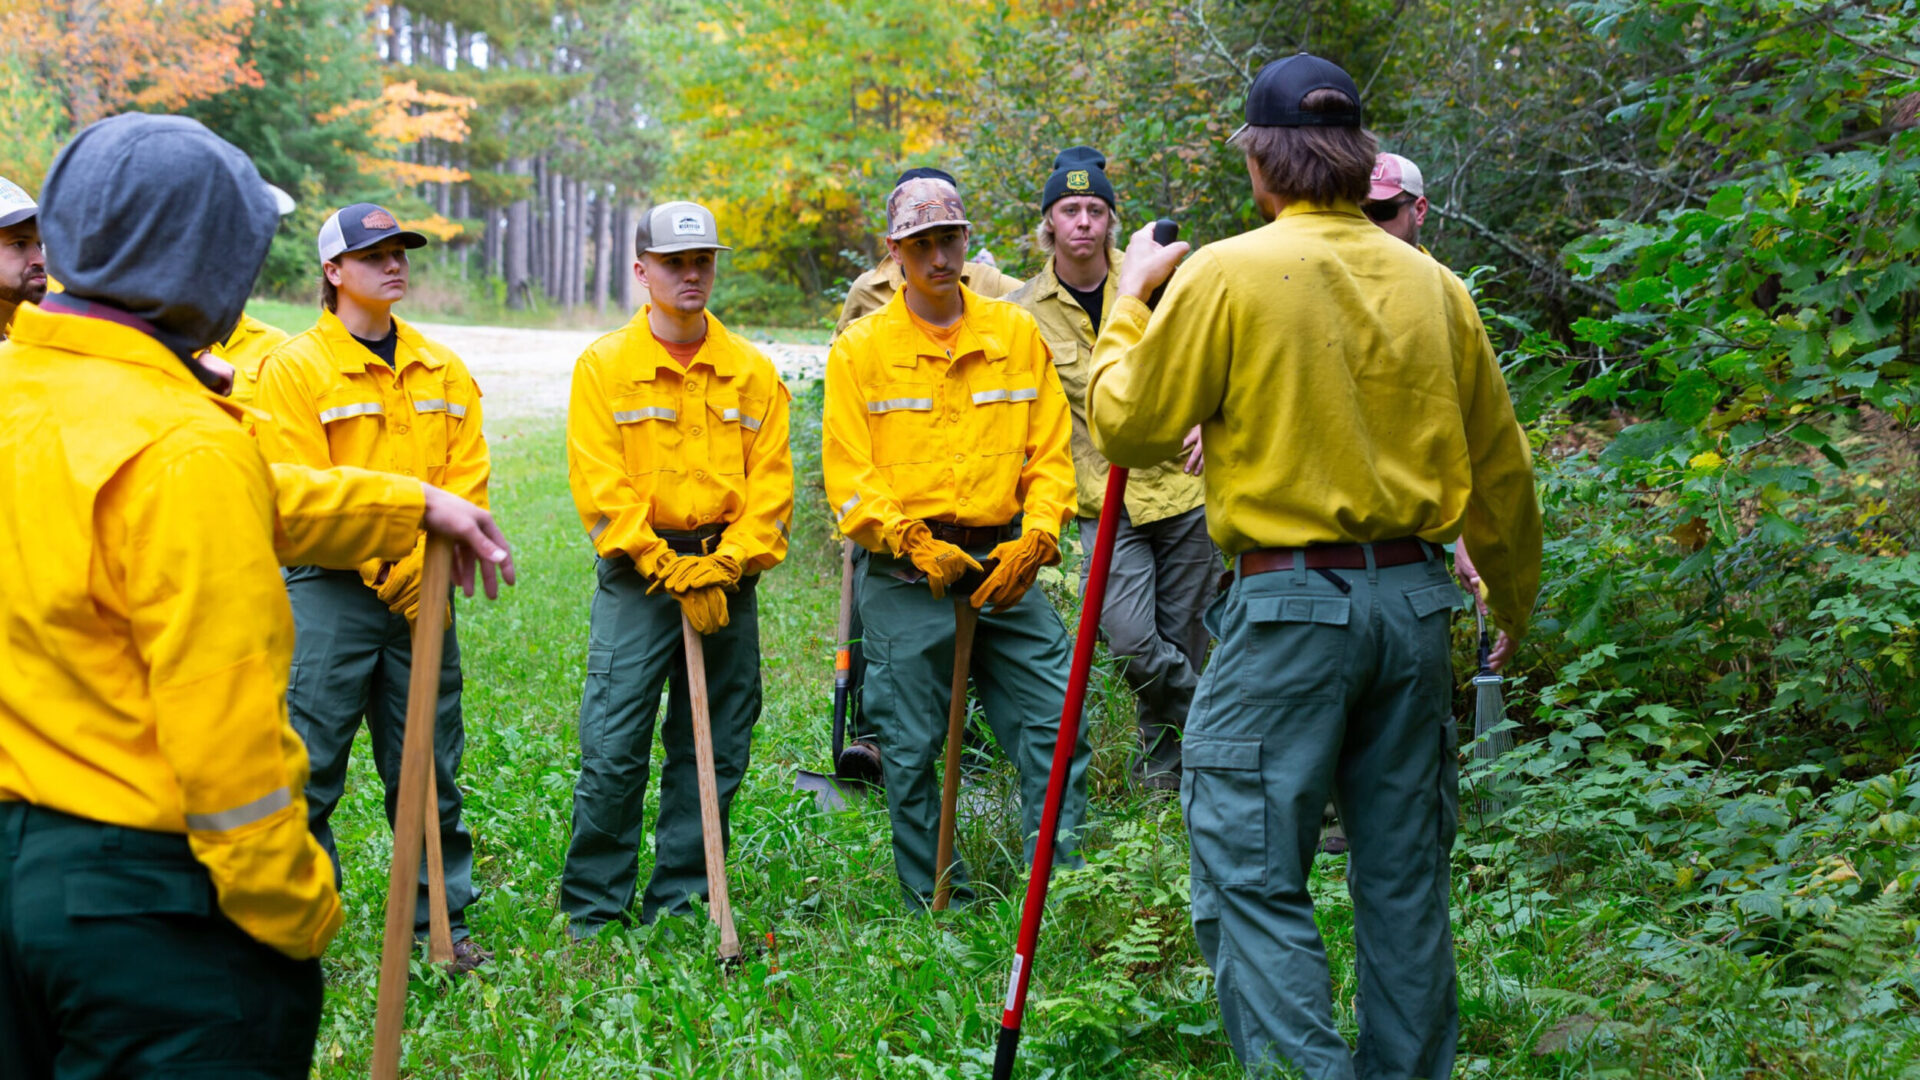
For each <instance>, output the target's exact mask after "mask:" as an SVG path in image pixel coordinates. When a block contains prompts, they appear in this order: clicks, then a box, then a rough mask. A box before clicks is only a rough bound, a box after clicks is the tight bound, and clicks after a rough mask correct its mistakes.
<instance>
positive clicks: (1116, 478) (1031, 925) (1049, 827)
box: [993, 467, 1127, 1080]
mask: <svg viewBox="0 0 1920 1080" xmlns="http://www.w3.org/2000/svg"><path fill="white" fill-rule="evenodd" d="M1126 494H1127V470H1125V469H1122V468H1118V467H1116V468H1113V469H1111V470H1109V471H1108V473H1107V494H1106V501H1104V502H1102V503H1101V504H1100V531H1099V532H1098V533H1096V534H1095V537H1094V542H1093V565H1092V566H1091V567H1089V568H1088V570H1087V594H1086V596H1084V597H1082V598H1081V604H1080V629H1079V631H1078V633H1076V634H1075V635H1074V641H1073V668H1072V669H1071V671H1070V673H1069V674H1068V676H1067V700H1066V704H1065V705H1064V706H1063V707H1062V708H1061V710H1060V736H1059V740H1058V741H1057V742H1055V743H1054V746H1053V772H1052V773H1051V775H1049V776H1048V778H1047V801H1046V805H1045V808H1044V809H1043V810H1042V811H1041V814H1040V836H1039V841H1038V842H1037V843H1036V844H1035V845H1034V849H1033V871H1032V874H1031V876H1030V877H1029V878H1028V879H1027V902H1026V906H1025V908H1024V909H1023V910H1022V911H1021V913H1020V940H1019V943H1018V944H1016V945H1015V946H1014V950H1013V974H1012V975H1011V976H1010V977H1009V978H1008V979H1007V1003H1006V1012H1005V1013H1004V1014H1002V1016H1001V1017H1000V1043H999V1045H998V1046H997V1047H996V1048H995V1051H994V1058H993V1080H1011V1077H1012V1076H1013V1059H1014V1055H1015V1054H1017V1053H1018V1052H1019V1047H1020V1018H1021V1017H1022V1016H1023V1015H1025V1013H1026V1011H1027V980H1028V978H1029V977H1031V976H1032V974H1033V950H1034V946H1035V944H1036V943H1038V941H1039V940H1040V915H1041V913H1042V912H1043V911H1045V910H1046V907H1047V883H1048V882H1049V881H1050V880H1051V879H1052V877H1053V843H1054V834H1055V833H1056V832H1058V831H1059V828H1060V807H1061V805H1062V804H1063V803H1065V802H1066V798H1067V774H1068V772H1069V771H1070V770H1071V769H1072V767H1073V750H1074V747H1075V746H1076V745H1078V744H1079V741H1080V717H1081V714H1082V713H1083V712H1085V710H1086V705H1087V681H1088V676H1089V675H1090V673H1091V672H1092V670H1093V645H1094V642H1095V641H1096V640H1098V639H1099V637H1100V612H1101V610H1102V608H1104V607H1105V606H1106V600H1107V571H1108V570H1109V569H1111V568H1112V565H1113V535H1114V532H1115V531H1116V530H1117V529H1118V528H1119V525H1120V504H1121V503H1122V501H1124V499H1125V498H1126Z"/></svg>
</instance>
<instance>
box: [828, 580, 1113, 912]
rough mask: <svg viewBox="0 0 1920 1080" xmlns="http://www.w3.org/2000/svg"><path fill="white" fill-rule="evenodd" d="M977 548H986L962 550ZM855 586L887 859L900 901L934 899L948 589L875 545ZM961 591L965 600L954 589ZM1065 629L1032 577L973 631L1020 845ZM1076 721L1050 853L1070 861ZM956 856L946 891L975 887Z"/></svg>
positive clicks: (1043, 767) (1040, 764)
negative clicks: (1007, 763) (1011, 777)
mask: <svg viewBox="0 0 1920 1080" xmlns="http://www.w3.org/2000/svg"><path fill="white" fill-rule="evenodd" d="M969 554H971V555H973V557H974V558H976V559H983V558H985V557H986V550H984V549H983V550H979V551H971V552H969ZM867 565H868V570H867V578H866V580H865V581H863V582H861V586H860V616H861V619H862V621H863V622H864V624H865V628H866V630H865V633H866V648H867V691H866V710H867V722H868V724H869V725H871V727H872V730H873V732H874V734H875V735H876V736H877V737H878V738H879V741H880V762H881V771H882V774H883V776H884V777H885V779H886V784H887V813H888V814H889V816H890V817H891V818H892V825H893V866H894V869H895V871H897V872H898V873H899V875H900V883H901V885H902V886H903V887H904V888H905V890H906V895H907V898H908V901H909V903H910V904H913V905H915V906H918V905H923V904H929V903H931V902H932V901H933V891H934V858H935V855H936V846H937V844H938V841H939V829H940V784H939V782H938V777H937V774H936V770H935V767H934V766H935V763H936V762H938V761H940V760H941V759H942V757H943V755H944V754H945V753H946V743H947V704H948V700H949V696H950V691H951V688H952V684H953V629H954V598H953V597H952V596H949V597H947V598H946V599H943V600H936V599H934V597H933V592H932V590H930V589H928V588H927V584H926V582H925V581H924V580H914V579H917V578H919V577H920V574H919V572H918V571H917V570H916V569H915V568H914V566H913V564H912V563H911V562H908V561H906V560H904V559H895V558H893V557H892V556H889V555H879V554H876V555H874V556H872V557H871V558H870V559H868V561H867ZM962 602H964V600H962ZM1067 663H1068V645H1067V631H1066V628H1065V627H1064V626H1062V625H1061V623H1060V615H1059V613H1058V612H1056V611H1054V610H1053V604H1052V602H1051V601H1049V600H1048V599H1047V596H1046V593H1045V592H1043V591H1042V590H1041V589H1040V587H1039V586H1038V585H1036V586H1034V587H1033V588H1032V589H1029V590H1028V591H1027V595H1026V596H1024V597H1022V598H1021V600H1020V602H1019V603H1018V604H1015V605H1013V607H1011V608H1009V609H1008V610H1006V611H1002V612H998V613H996V612H994V611H993V610H992V609H990V608H989V609H986V610H983V611H981V613H980V623H979V627H978V629H977V630H976V631H975V633H974V639H973V683H974V686H975V687H976V689H977V690H978V692H979V694H980V700H981V705H982V706H983V711H984V712H985V713H986V717H987V723H988V725H989V726H990V727H992V728H993V735H994V738H995V739H996V740H997V741H998V742H999V743H1000V747H1001V749H1002V750H1003V751H1004V752H1005V753H1006V754H1007V756H1008V757H1010V758H1012V759H1013V762H1014V764H1015V766H1016V767H1017V768H1018V769H1019V771H1020V800H1021V815H1020V826H1021V829H1022V831H1023V832H1024V833H1025V835H1026V838H1027V844H1026V853H1027V857H1028V858H1029V859H1031V858H1032V857H1033V845H1034V841H1035V838H1036V837H1037V835H1038V834H1039V832H1040V812H1041V809H1042V806H1043V803H1044V801H1045V797H1046V793H1047V776H1048V773H1049V772H1050V771H1051V769H1052V768H1053V748H1054V744H1055V742H1056V741H1057V738H1058V735H1059V732H1060V709H1061V706H1062V704H1063V703H1064V700H1065V698H1066V694H1067ZM1091 754H1092V752H1091V750H1090V749H1089V748H1088V743H1087V735H1086V728H1085V727H1082V728H1081V730H1080V738H1079V745H1078V746H1077V747H1076V748H1075V752H1074V759H1073V767H1072V769H1071V770H1070V772H1069V774H1068V785H1067V795H1066V801H1065V802H1064V803H1063V804H1062V805H1061V808H1060V837H1059V845H1058V846H1057V847H1056V848H1055V849H1054V863H1055V865H1060V864H1063V863H1064V864H1068V865H1071V864H1073V863H1075V862H1076V861H1077V860H1076V858H1075V856H1074V855H1073V849H1074V843H1075V839H1076V833H1077V832H1078V831H1079V828H1080V825H1081V823H1082V822H1083V821H1084V820H1085V818H1086V811H1087V760H1088V758H1089V757H1090V756H1091ZM967 881H968V877H967V865H966V861H965V860H963V859H961V858H960V857H959V855H958V853H957V852H956V854H955V856H954V869H953V883H954V890H953V900H954V903H956V904H964V903H967V902H970V901H971V900H973V899H974V891H973V889H972V887H971V886H969V885H968V884H967Z"/></svg>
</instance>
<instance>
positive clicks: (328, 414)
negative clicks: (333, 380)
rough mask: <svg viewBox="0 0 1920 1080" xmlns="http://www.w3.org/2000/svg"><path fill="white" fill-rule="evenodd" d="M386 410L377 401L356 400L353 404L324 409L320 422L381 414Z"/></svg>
mask: <svg viewBox="0 0 1920 1080" xmlns="http://www.w3.org/2000/svg"><path fill="white" fill-rule="evenodd" d="M384 411H385V410H383V409H381V408H380V403H379V402H377V401H356V402H354V403H353V404H351V405H335V406H334V407H333V408H331V409H322V410H321V411H320V422H321V423H323V424H331V423H333V422H334V421H335V420H345V419H346V418H347V417H349V416H379V415H380V414H381V413H382V412H384Z"/></svg>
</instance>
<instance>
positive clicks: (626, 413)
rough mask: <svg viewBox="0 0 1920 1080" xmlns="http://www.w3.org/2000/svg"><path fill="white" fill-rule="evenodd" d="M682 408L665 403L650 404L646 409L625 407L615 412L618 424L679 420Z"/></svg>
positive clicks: (615, 421)
mask: <svg viewBox="0 0 1920 1080" xmlns="http://www.w3.org/2000/svg"><path fill="white" fill-rule="evenodd" d="M678 419H680V410H678V409H669V408H667V407H666V406H664V405H649V406H647V407H646V408H644V409H623V410H619V411H616V412H615V413H614V414H613V422H614V423H616V424H637V423H639V422H640V421H642V420H678Z"/></svg>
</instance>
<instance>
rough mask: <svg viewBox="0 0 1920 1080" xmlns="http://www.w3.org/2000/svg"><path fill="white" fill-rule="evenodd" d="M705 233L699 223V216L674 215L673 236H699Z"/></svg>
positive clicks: (704, 228)
mask: <svg viewBox="0 0 1920 1080" xmlns="http://www.w3.org/2000/svg"><path fill="white" fill-rule="evenodd" d="M706 231H707V230H706V227H705V225H704V224H703V223H702V222H701V221H700V215H699V214H678V215H675V217H674V219H673V235H675V236H699V235H701V234H702V233H705V232H706Z"/></svg>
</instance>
